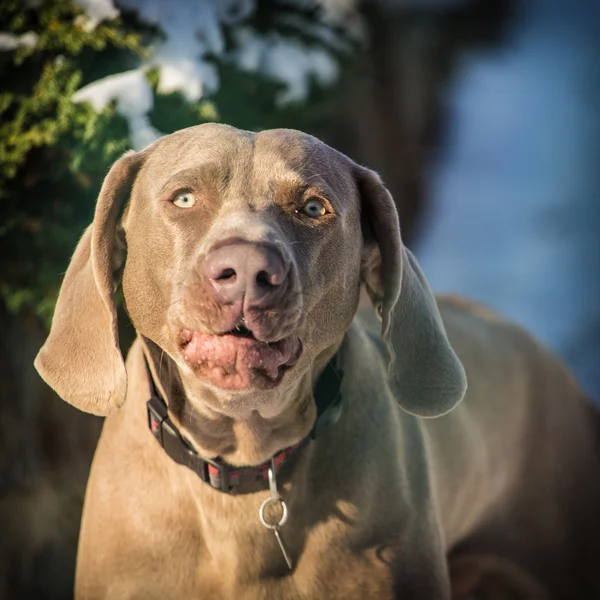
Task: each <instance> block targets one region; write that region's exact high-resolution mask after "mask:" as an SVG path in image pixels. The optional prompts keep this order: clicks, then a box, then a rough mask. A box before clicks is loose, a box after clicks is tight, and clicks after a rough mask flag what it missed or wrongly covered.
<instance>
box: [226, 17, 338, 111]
mask: <svg viewBox="0 0 600 600" xmlns="http://www.w3.org/2000/svg"><path fill="white" fill-rule="evenodd" d="M236 42H237V45H238V50H237V52H236V53H235V54H234V56H233V60H234V62H235V63H236V64H237V65H238V66H239V67H240V68H241V69H243V70H246V71H249V72H257V71H260V72H261V73H263V74H265V75H267V76H268V77H270V78H272V79H274V80H275V81H280V82H282V83H285V84H286V89H285V91H284V92H282V93H280V94H279V95H278V96H277V98H276V102H277V103H278V104H280V105H283V104H287V103H289V102H299V101H302V100H303V99H305V98H306V97H307V95H308V92H309V84H310V78H311V77H314V78H315V79H316V81H317V82H318V83H320V84H321V85H327V84H330V83H332V82H333V81H335V80H336V79H337V77H338V75H339V66H338V63H337V62H336V61H335V59H334V58H333V57H332V56H331V54H329V53H328V52H325V51H324V50H321V49H318V48H307V47H306V46H304V45H302V44H300V43H298V42H297V41H296V40H293V39H286V38H283V37H281V36H279V35H276V34H271V35H269V36H267V37H262V36H258V35H257V34H256V33H255V32H254V31H252V30H251V29H249V28H240V29H239V30H238V31H237V32H236Z"/></svg>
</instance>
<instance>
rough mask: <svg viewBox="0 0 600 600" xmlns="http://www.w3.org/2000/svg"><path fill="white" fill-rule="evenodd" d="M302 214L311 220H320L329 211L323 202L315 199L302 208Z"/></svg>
mask: <svg viewBox="0 0 600 600" xmlns="http://www.w3.org/2000/svg"><path fill="white" fill-rule="evenodd" d="M302 212H303V213H304V214H305V215H306V216H307V217H310V218H311V219H318V218H319V217H322V216H323V215H324V214H325V213H326V212H327V209H326V208H325V205H324V204H323V202H321V201H320V200H317V199H316V198H313V199H312V200H309V201H308V202H307V203H306V204H305V205H304V206H303V207H302Z"/></svg>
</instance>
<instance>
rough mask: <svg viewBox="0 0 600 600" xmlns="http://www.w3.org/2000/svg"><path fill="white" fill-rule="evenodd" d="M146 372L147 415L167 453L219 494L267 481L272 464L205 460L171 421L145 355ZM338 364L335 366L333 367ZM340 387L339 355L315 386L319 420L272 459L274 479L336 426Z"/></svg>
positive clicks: (339, 409)
mask: <svg viewBox="0 0 600 600" xmlns="http://www.w3.org/2000/svg"><path fill="white" fill-rule="evenodd" d="M144 362H145V364H146V371H147V374H148V380H149V383H150V389H151V397H150V400H148V402H147V403H146V407H147V411H148V427H149V428H150V432H151V433H152V435H153V436H154V438H155V439H156V441H157V442H158V443H159V444H160V445H161V447H162V448H163V449H164V450H165V452H166V453H167V454H168V455H169V456H170V457H171V458H172V459H173V460H174V461H175V462H176V463H179V464H180V465H184V466H186V467H188V468H189V469H191V470H192V471H194V472H195V473H196V474H197V475H198V476H199V477H200V479H202V481H204V482H205V483H208V484H209V485H210V486H211V487H213V488H214V489H216V490H219V491H220V492H231V491H232V490H233V489H234V488H237V487H238V486H240V485H242V484H245V483H252V482H256V481H265V482H267V481H268V477H269V475H268V473H269V468H270V467H271V460H268V461H266V462H264V463H262V464H260V465H256V466H251V467H233V466H231V465H228V464H227V463H226V462H225V461H223V460H221V459H220V458H215V459H209V458H202V457H201V456H200V455H199V454H198V453H197V452H196V451H195V450H194V448H193V447H192V446H191V444H190V443H189V442H188V441H187V440H186V439H185V438H184V437H183V436H182V435H181V433H180V431H179V429H177V427H176V425H175V423H173V421H172V420H171V418H170V417H169V411H168V408H167V404H166V402H165V401H164V399H163V398H162V396H161V394H160V392H159V391H158V389H157V388H156V385H155V383H154V379H153V378H152V373H151V372H150V367H149V365H148V361H147V359H146V356H145V355H144ZM334 364H335V366H334ZM341 384H342V371H341V369H340V367H339V360H338V356H337V355H336V356H335V357H334V358H333V359H332V360H331V361H330V362H329V363H327V366H326V367H325V369H324V370H323V373H322V374H321V375H320V376H319V379H318V380H317V384H316V386H315V391H314V395H315V401H316V403H317V419H316V421H315V424H314V426H313V428H312V430H311V432H310V434H309V435H308V436H306V437H305V438H304V439H303V440H300V441H299V442H298V443H297V444H294V445H293V446H290V447H289V448H284V449H283V450H280V451H279V452H278V453H277V454H275V456H273V459H272V460H273V464H274V465H275V475H278V474H279V471H280V470H281V468H282V466H283V465H284V464H286V463H287V462H289V459H290V458H291V457H293V456H294V455H295V454H297V452H298V450H300V449H301V448H303V447H304V446H305V445H306V444H307V443H308V441H309V440H310V439H311V438H313V439H314V438H315V437H316V436H317V433H319V432H321V431H322V430H323V428H324V427H326V426H328V425H331V424H333V423H335V422H336V421H337V420H338V419H339V416H340V414H341V401H342V394H341Z"/></svg>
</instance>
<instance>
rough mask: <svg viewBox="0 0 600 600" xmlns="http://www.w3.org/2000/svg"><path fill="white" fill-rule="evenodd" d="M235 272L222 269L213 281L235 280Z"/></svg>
mask: <svg viewBox="0 0 600 600" xmlns="http://www.w3.org/2000/svg"><path fill="white" fill-rule="evenodd" d="M235 275H236V273H235V270H234V269H223V271H221V273H219V275H218V276H217V277H215V281H229V280H233V279H235Z"/></svg>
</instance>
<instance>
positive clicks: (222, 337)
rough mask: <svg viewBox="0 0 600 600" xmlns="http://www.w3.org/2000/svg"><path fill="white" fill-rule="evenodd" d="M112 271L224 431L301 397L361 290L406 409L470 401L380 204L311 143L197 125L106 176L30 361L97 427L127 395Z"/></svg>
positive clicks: (297, 136) (131, 308) (143, 327)
mask: <svg viewBox="0 0 600 600" xmlns="http://www.w3.org/2000/svg"><path fill="white" fill-rule="evenodd" d="M128 198H129V202H128V205H127V208H126V210H125V213H124V216H123V219H122V230H121V229H120V228H118V226H117V221H118V216H119V214H120V211H121V208H122V204H123V202H124V201H125V200H127V199H128ZM123 242H124V247H125V249H126V252H125V253H123V252H122V251H121V250H120V248H119V247H120V246H123ZM123 261H124V265H123V264H122V263H123ZM121 272H122V285H123V293H124V298H125V304H126V307H127V310H128V312H129V314H130V316H131V319H132V322H133V324H134V325H135V327H136V329H137V331H138V332H139V333H140V334H142V335H143V336H144V337H145V338H147V339H149V340H151V342H152V343H154V344H156V346H158V347H159V348H160V349H162V351H164V353H165V354H166V355H167V356H168V357H170V359H171V360H172V361H173V363H174V365H176V367H177V369H178V372H179V375H180V377H181V380H182V382H183V385H184V388H185V390H186V392H187V393H188V394H190V395H192V396H194V397H196V398H202V399H204V400H205V401H206V402H209V404H210V406H211V408H212V409H213V410H216V411H218V412H221V413H224V414H227V415H229V416H232V417H234V418H235V417H236V416H242V415H243V414H245V413H248V412H251V411H258V412H259V413H261V414H262V413H268V414H271V415H273V414H277V411H279V410H282V409H283V406H284V405H285V402H286V398H289V397H291V395H294V391H295V390H296V391H297V390H298V389H299V386H301V385H304V386H305V387H306V382H307V381H309V382H310V381H311V380H312V378H314V375H315V373H314V370H315V369H318V368H320V367H322V366H323V364H324V362H325V361H326V360H328V359H329V358H330V357H331V355H332V354H333V353H334V352H335V349H336V348H337V346H338V345H339V343H340V341H341V339H342V338H343V336H344V333H345V331H346V330H347V328H348V327H349V325H350V322H351V321H352V318H353V316H354V313H355V311H356V307H357V304H358V297H359V289H360V285H361V282H362V283H364V284H365V285H366V288H367V291H368V293H369V295H370V297H371V299H372V301H373V303H374V305H375V307H376V309H377V311H378V313H379V314H380V316H381V317H382V334H383V337H384V339H385V341H386V343H387V346H388V349H389V357H390V367H389V376H390V382H391V384H392V386H393V388H394V390H395V392H396V393H397V397H398V401H399V402H400V404H401V406H402V407H403V408H405V409H406V410H408V411H410V412H412V413H414V414H417V415H423V416H436V415H439V414H443V413H445V412H447V411H448V410H450V409H451V408H452V407H453V406H454V405H455V404H456V403H457V402H458V401H459V400H460V399H461V397H462V396H463V394H464V391H465V387H466V383H465V375H464V371H463V369H462V366H461V364H460V362H459V361H458V359H457V357H456V356H455V354H454V352H453V351H452V349H451V347H450V346H449V343H448V340H447V338H446V334H445V332H444V328H443V325H442V322H441V319H440V316H439V313H438V310H437V307H436V304H435V300H434V298H433V296H432V294H431V291H430V290H429V288H428V286H427V283H426V282H425V280H424V278H423V276H422V274H421V272H420V271H419V268H418V267H417V265H416V263H415V260H414V258H413V257H412V255H411V254H410V253H409V252H408V250H406V249H405V248H404V246H403V245H402V242H401V238H400V230H399V225H398V217H397V213H396V209H395V206H394V203H393V201H392V198H391V197H390V194H389V193H388V192H387V190H386V189H385V188H384V186H383V185H382V183H381V181H380V179H379V177H378V176H377V175H376V174H375V173H373V172H372V171H369V170H368V169H365V168H363V167H360V166H358V165H356V164H355V163H353V162H352V161H351V160H350V159H348V158H347V157H346V156H344V155H342V154H340V153H339V152H336V151H335V150H333V149H332V148H330V147H328V146H326V145H325V144H323V143H322V142H320V141H318V140H317V139H315V138H313V137H311V136H309V135H306V134H303V133H300V132H297V131H291V130H274V131H264V132H262V133H257V134H255V133H249V132H244V131H239V130H236V129H234V128H231V127H228V126H225V125H215V124H210V125H200V126H197V127H192V128H189V129H185V130H182V131H179V132H177V133H174V134H172V135H169V136H166V137H164V138H162V139H160V140H159V141H157V142H156V143H154V144H153V145H151V146H150V147H149V148H147V149H146V150H144V151H142V152H139V153H129V154H127V155H125V156H124V157H123V158H121V159H120V160H119V161H117V162H116V163H115V165H114V166H113V167H112V169H111V171H110V172H109V174H108V176H107V177H106V180H105V182H104V185H103V186H102V190H101V192H100V196H99V199H98V204H97V208H96V213H95V218H94V222H93V224H92V225H91V226H90V228H89V229H87V230H86V232H85V233H84V235H83V237H82V239H81V241H80V243H79V245H78V246H77V249H76V250H75V254H74V256H73V259H72V261H71V264H70V265H69V268H68V270H67V273H66V276H65V279H64V282H63V285H62V288H61V291H60V295H59V298H58V303H57V306H56V312H55V315H54V320H53V323H52V329H51V332H50V335H49V337H48V340H47V341H46V343H45V344H44V346H43V348H42V349H41V350H40V353H39V355H38V357H37V359H36V363H35V364H36V367H37V369H38V371H39V372H40V374H41V375H42V377H43V378H44V379H45V380H46V381H47V382H48V383H49V384H50V385H51V386H52V387H53V388H54V389H55V390H56V391H57V392H58V393H59V394H60V395H61V396H62V397H63V398H64V399H65V400H67V401H68V402H70V403H72V404H74V405H75V406H77V407H79V408H81V409H82V410H85V411H88V412H92V413H95V414H107V413H109V412H110V411H111V410H113V409H115V408H118V407H119V406H121V405H122V403H123V402H124V399H125V393H126V385H127V381H126V373H125V367H124V363H123V357H122V356H121V353H120V351H119V343H118V339H117V324H116V309H115V300H114V292H115V283H114V278H115V273H121ZM302 382H304V383H302Z"/></svg>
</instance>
